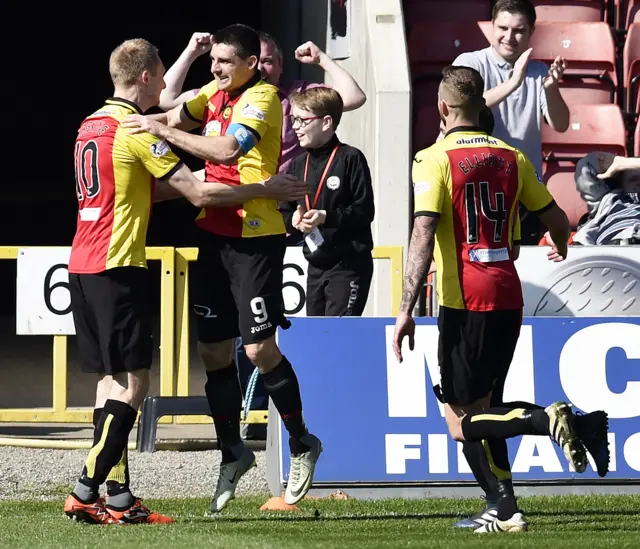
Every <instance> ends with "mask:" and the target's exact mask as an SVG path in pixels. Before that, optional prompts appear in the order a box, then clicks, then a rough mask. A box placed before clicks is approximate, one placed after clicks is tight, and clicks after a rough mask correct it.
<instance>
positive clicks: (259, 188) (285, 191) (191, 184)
mask: <svg viewBox="0 0 640 549" xmlns="http://www.w3.org/2000/svg"><path fill="white" fill-rule="evenodd" d="M165 181H166V182H167V183H168V184H169V185H170V186H171V187H173V188H174V189H175V190H176V191H178V192H179V193H180V194H181V195H183V196H184V197H185V198H186V199H187V200H188V201H189V202H191V203H192V204H193V205H194V206H196V207H198V208H207V207H211V206H232V205H236V204H242V203H243V202H247V201H249V200H254V199H256V198H270V199H273V200H278V201H286V200H300V199H301V198H303V197H304V196H305V194H306V193H307V192H308V186H307V184H306V183H304V182H302V181H298V180H297V179H296V178H295V177H292V176H290V175H274V176H272V177H270V178H269V179H267V180H265V181H261V182H260V183H252V184H251V185H227V184H226V183H216V182H202V181H200V180H199V179H198V178H196V176H195V175H194V174H193V172H191V170H190V169H189V168H188V167H187V166H185V165H184V164H183V165H182V166H180V168H178V169H177V170H176V171H175V172H174V173H173V174H172V175H171V176H170V177H169V178H167V179H166V180H165Z"/></svg>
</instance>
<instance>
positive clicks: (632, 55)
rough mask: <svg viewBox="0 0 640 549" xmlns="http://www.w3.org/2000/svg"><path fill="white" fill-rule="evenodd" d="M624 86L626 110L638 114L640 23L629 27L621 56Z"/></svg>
mask: <svg viewBox="0 0 640 549" xmlns="http://www.w3.org/2000/svg"><path fill="white" fill-rule="evenodd" d="M622 59H623V64H624V86H625V89H626V90H627V102H626V109H627V111H629V112H635V113H638V112H640V23H633V25H631V26H630V27H629V32H628V33H627V39H626V41H625V43H624V51H623V54H622Z"/></svg>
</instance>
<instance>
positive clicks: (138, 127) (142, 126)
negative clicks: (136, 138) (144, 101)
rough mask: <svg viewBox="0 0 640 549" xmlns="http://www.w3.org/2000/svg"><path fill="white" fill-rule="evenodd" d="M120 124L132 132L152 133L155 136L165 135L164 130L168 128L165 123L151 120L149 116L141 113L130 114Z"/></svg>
mask: <svg viewBox="0 0 640 549" xmlns="http://www.w3.org/2000/svg"><path fill="white" fill-rule="evenodd" d="M120 125H121V126H122V127H123V128H127V130H129V133H130V134H137V133H144V132H146V133H150V134H151V135H154V136H155V137H164V134H163V130H164V129H165V128H166V126H165V125H164V124H161V123H160V122H156V121H155V120H151V119H150V118H148V117H147V116H143V115H141V114H130V115H129V116H126V117H125V118H124V119H123V120H122V122H121V123H120Z"/></svg>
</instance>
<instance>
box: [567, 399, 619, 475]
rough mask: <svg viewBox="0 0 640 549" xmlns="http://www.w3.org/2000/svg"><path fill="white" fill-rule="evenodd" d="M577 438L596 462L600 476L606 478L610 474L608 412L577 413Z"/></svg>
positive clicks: (574, 417)
mask: <svg viewBox="0 0 640 549" xmlns="http://www.w3.org/2000/svg"><path fill="white" fill-rule="evenodd" d="M573 427H574V430H575V433H576V436H577V437H578V438H579V439H580V440H581V441H582V443H583V444H584V446H585V448H586V449H587V451H588V452H589V453H590V454H591V457H592V458H593V460H594V461H595V464H596V470H597V471H598V475H600V476H601V477H604V476H605V475H606V474H607V473H608V472H609V460H610V459H611V455H610V452H609V438H608V437H607V431H608V430H609V417H608V416H607V414H606V412H603V411H600V410H599V411H596V412H591V413H589V414H583V413H582V412H576V413H575V414H574V416H573Z"/></svg>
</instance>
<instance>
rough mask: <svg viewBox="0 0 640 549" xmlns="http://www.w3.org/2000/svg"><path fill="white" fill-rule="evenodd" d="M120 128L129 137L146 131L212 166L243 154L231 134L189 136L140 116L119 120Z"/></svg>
mask: <svg viewBox="0 0 640 549" xmlns="http://www.w3.org/2000/svg"><path fill="white" fill-rule="evenodd" d="M178 110H179V111H181V112H182V111H183V109H182V107H176V108H175V109H174V110H173V111H170V113H169V119H170V120H171V113H173V112H174V111H178ZM185 119H186V116H185ZM187 120H188V119H187ZM122 127H124V128H128V130H129V133H131V134H137V133H143V132H147V133H150V134H151V135H154V136H155V137H158V138H160V139H166V140H167V141H169V142H170V143H171V144H173V145H175V146H176V147H180V148H181V149H182V150H183V151H186V152H188V153H190V154H192V155H194V156H197V157H198V158H201V159H202V160H208V161H209V162H213V163H215V164H226V165H232V164H235V163H236V161H237V160H238V158H240V157H241V156H242V155H243V154H244V152H243V149H242V147H241V145H240V143H239V141H238V140H237V139H236V137H235V136H234V135H221V136H216V137H211V136H202V135H192V134H190V133H187V132H185V131H182V130H180V129H178V128H171V127H169V126H167V125H165V124H161V123H160V122H157V121H156V120H153V119H151V118H149V117H148V116H142V115H139V114H132V115H129V116H127V117H126V118H125V119H124V120H123V121H122ZM245 133H246V134H247V135H245V136H244V137H245V138H246V140H251V139H255V137H253V135H252V134H249V132H245ZM249 148H250V147H249Z"/></svg>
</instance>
